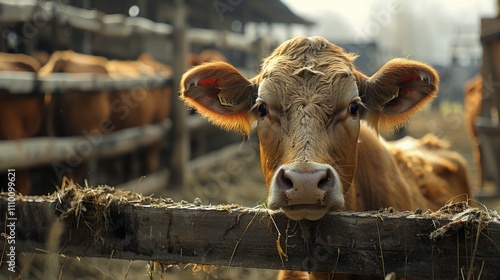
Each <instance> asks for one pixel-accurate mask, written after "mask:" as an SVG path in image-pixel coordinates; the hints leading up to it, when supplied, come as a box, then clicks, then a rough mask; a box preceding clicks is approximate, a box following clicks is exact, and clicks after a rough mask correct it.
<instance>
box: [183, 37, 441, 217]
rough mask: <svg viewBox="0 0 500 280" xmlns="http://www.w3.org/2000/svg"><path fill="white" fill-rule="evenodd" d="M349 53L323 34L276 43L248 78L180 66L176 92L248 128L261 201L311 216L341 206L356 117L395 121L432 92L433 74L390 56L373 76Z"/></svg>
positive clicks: (219, 119) (221, 121) (227, 69)
mask: <svg viewBox="0 0 500 280" xmlns="http://www.w3.org/2000/svg"><path fill="white" fill-rule="evenodd" d="M354 59H355V56H354V55H351V54H346V53H345V52H344V51H343V50H342V49H341V48H340V47H338V46H336V45H334V44H331V43H329V42H328V41H326V40H325V39H323V38H321V37H312V38H306V37H298V38H293V39H291V40H288V41H286V42H284V43H283V44H282V45H281V46H279V47H278V48H277V49H276V50H275V51H274V52H273V53H272V54H271V55H270V56H269V57H268V58H267V59H265V60H264V63H263V65H262V69H261V72H260V73H259V74H258V75H257V76H256V77H255V78H253V79H250V80H249V79H247V78H245V77H244V76H243V75H242V74H240V72H238V70H236V69H235V68H234V67H232V66H231V65H229V64H226V63H222V62H214V63H208V64H203V65H201V66H198V67H196V68H193V69H191V70H190V71H188V72H187V73H186V74H185V75H184V76H183V79H182V81H181V91H182V92H181V94H182V98H183V99H184V100H185V101H186V102H187V103H188V104H189V105H190V106H193V107H195V108H196V109H197V110H198V112H199V113H200V114H201V115H202V116H204V117H205V118H207V119H209V120H210V121H212V122H213V123H215V124H217V125H219V126H221V127H223V128H226V129H228V130H234V131H239V132H242V133H244V134H249V133H250V130H251V129H252V128H253V127H256V129H257V133H258V136H259V141H260V155H261V165H262V170H263V172H264V177H265V180H266V185H267V187H268V188H269V196H268V207H269V208H271V209H280V208H282V209H283V210H284V212H285V213H286V215H287V216H288V217H289V218H291V219H294V220H300V219H308V220H317V219H320V218H321V217H323V216H324V215H325V214H326V213H328V212H329V211H333V210H341V209H342V208H343V207H344V195H345V193H346V191H347V189H348V188H349V186H350V185H351V184H352V182H353V179H354V174H355V170H356V164H357V158H358V156H357V150H358V149H357V146H358V135H359V131H360V122H361V120H362V119H363V120H366V122H367V123H368V124H369V125H371V126H372V127H379V126H384V127H389V128H394V127H397V126H399V125H401V124H403V123H404V122H405V121H406V120H407V119H408V117H409V116H410V115H412V114H413V113H415V112H416V111H418V110H419V108H421V107H422V106H423V105H424V104H426V103H427V102H429V101H430V100H432V99H433V98H434V97H435V95H436V91H437V85H438V82H439V81H438V76H437V74H436V72H435V71H434V70H433V69H432V68H430V67H429V66H426V65H424V64H422V63H419V62H415V61H411V60H406V59H394V60H391V61H389V62H388V63H387V64H385V65H384V66H383V67H382V68H381V69H380V70H379V71H378V72H377V73H375V74H374V75H373V76H372V77H366V76H365V75H363V74H362V73H360V72H358V71H357V70H356V69H355V67H354V66H353V60H354Z"/></svg>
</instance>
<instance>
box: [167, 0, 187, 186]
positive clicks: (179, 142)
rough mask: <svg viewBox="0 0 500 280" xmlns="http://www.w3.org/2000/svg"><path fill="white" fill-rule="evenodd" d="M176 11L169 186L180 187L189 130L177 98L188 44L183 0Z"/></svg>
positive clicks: (185, 114)
mask: <svg viewBox="0 0 500 280" xmlns="http://www.w3.org/2000/svg"><path fill="white" fill-rule="evenodd" d="M175 4H176V12H175V19H174V52H175V61H174V69H175V74H174V85H173V89H174V94H172V117H171V119H172V133H171V134H170V137H171V141H170V143H171V147H170V149H171V153H170V168H171V171H172V172H171V174H172V176H171V179H170V185H171V187H175V188H180V187H183V186H184V185H185V183H186V175H187V173H186V169H187V162H188V160H189V132H188V128H187V126H186V119H187V110H186V108H185V106H184V104H182V103H181V102H180V100H179V98H178V95H177V93H178V92H179V83H180V81H181V77H182V74H184V72H185V71H186V69H187V55H188V53H189V44H188V42H187V34H186V29H187V26H186V21H187V19H186V17H187V15H186V14H187V9H186V5H185V3H184V1H183V0H176V1H175Z"/></svg>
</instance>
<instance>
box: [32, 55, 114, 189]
mask: <svg viewBox="0 0 500 280" xmlns="http://www.w3.org/2000/svg"><path fill="white" fill-rule="evenodd" d="M107 62H108V60H107V59H106V58H104V57H100V56H93V55H84V54H79V53H75V52H73V51H57V52H54V53H53V54H52V55H51V56H50V57H49V60H48V61H47V63H46V64H45V65H44V66H43V67H42V68H41V69H40V70H39V71H38V74H39V76H40V77H46V76H48V75H50V74H52V73H71V74H93V75H96V76H102V77H105V76H107V75H108V71H107V69H106V67H105V65H106V63H107ZM109 94H110V93H109V91H98V92H92V93H88V92H81V91H78V90H70V91H68V92H65V93H63V94H55V93H52V94H51V100H50V102H49V112H48V114H49V115H48V120H47V123H48V124H47V134H48V135H49V136H57V137H65V136H82V135H85V136H87V137H88V138H89V139H100V137H102V135H105V134H107V133H109V132H110V126H111V125H110V115H111V108H110V105H109ZM75 152H76V153H78V152H82V153H86V152H89V151H75ZM67 159H68V160H67V161H66V162H63V163H61V164H58V165H57V166H53V167H54V169H55V170H54V171H55V173H56V175H57V177H58V179H59V180H60V179H61V178H62V176H67V177H68V178H70V179H73V180H74V181H75V182H76V183H79V184H83V180H84V179H85V178H86V177H87V176H86V174H87V172H88V171H87V164H86V163H85V162H84V161H83V160H82V158H81V157H80V155H78V154H75V155H71V154H68V156H67Z"/></svg>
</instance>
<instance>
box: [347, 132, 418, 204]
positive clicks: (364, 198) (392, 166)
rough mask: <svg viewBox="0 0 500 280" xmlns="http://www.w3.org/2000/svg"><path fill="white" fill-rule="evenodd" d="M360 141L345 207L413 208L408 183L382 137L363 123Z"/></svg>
mask: <svg viewBox="0 0 500 280" xmlns="http://www.w3.org/2000/svg"><path fill="white" fill-rule="evenodd" d="M359 140H360V141H359V143H358V163H357V169H356V174H355V176H354V182H353V185H352V186H351V187H350V188H349V191H348V194H347V197H346V210H354V211H366V210H378V209H380V208H382V207H394V208H395V209H396V210H414V209H413V208H414V206H415V205H414V203H413V202H412V197H411V195H410V191H409V188H408V185H407V183H406V182H405V180H404V178H403V176H402V175H401V173H400V170H399V168H398V167H397V165H396V163H395V161H394V158H393V156H392V155H391V153H390V152H389V151H388V150H387V148H386V146H385V145H384V144H383V141H384V140H383V139H382V137H380V136H378V135H377V134H376V133H375V132H374V131H373V130H372V129H370V128H369V127H367V126H366V125H364V124H363V125H362V126H361V130H360V135H359Z"/></svg>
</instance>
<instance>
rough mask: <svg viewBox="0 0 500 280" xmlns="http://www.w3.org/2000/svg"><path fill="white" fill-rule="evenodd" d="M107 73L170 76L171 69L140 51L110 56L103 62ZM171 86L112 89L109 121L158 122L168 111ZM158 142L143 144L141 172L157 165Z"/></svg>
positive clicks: (117, 124)
mask: <svg viewBox="0 0 500 280" xmlns="http://www.w3.org/2000/svg"><path fill="white" fill-rule="evenodd" d="M106 69H107V70H108V73H109V75H110V76H111V77H114V78H118V79H123V78H138V77H141V76H144V75H150V76H152V75H156V74H164V75H165V76H172V73H173V71H172V69H171V68H170V67H168V66H166V65H163V64H161V63H159V62H158V61H156V60H154V59H153V57H151V56H150V55H147V54H143V55H141V56H140V57H139V59H138V60H136V61H118V60H111V61H108V62H107V63H106ZM171 94H172V87H171V86H165V87H161V88H152V89H151V88H149V86H148V85H144V86H139V87H136V88H134V89H132V90H122V91H113V92H112V93H111V95H110V98H111V99H110V104H111V121H112V123H113V127H114V129H115V130H120V129H125V128H130V127H135V126H142V125H146V124H154V123H160V122H162V121H163V120H165V119H166V118H167V117H168V115H169V111H170V98H171ZM161 146H162V144H161V143H156V144H154V145H151V146H150V147H148V148H147V151H146V157H145V158H146V161H145V163H144V164H141V170H140V173H141V175H145V174H147V173H150V172H152V171H154V170H156V169H157V167H158V164H159V159H160V151H161Z"/></svg>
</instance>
